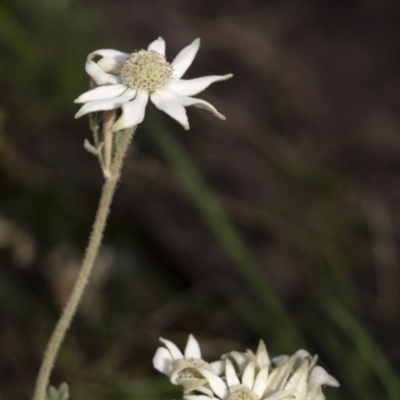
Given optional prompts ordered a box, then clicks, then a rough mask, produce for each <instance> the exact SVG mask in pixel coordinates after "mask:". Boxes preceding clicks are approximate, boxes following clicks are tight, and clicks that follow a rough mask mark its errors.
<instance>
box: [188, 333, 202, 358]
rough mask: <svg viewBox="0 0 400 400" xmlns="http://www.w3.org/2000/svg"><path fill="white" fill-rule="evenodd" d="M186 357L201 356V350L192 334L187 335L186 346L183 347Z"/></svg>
mask: <svg viewBox="0 0 400 400" xmlns="http://www.w3.org/2000/svg"><path fill="white" fill-rule="evenodd" d="M185 357H186V358H201V350H200V346H199V342H198V341H197V340H196V339H195V338H194V336H193V335H192V334H190V335H189V338H188V341H187V344H186V348H185Z"/></svg>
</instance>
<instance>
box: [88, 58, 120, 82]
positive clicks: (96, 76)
mask: <svg viewBox="0 0 400 400" xmlns="http://www.w3.org/2000/svg"><path fill="white" fill-rule="evenodd" d="M85 70H86V72H87V73H88V74H89V75H90V76H91V77H92V78H93V80H94V81H95V82H96V83H97V85H112V84H116V83H121V82H122V81H121V78H120V77H119V76H116V75H112V74H108V73H107V72H104V71H103V70H102V69H101V68H100V67H99V66H98V65H97V63H96V62H94V61H92V60H89V61H86V65H85Z"/></svg>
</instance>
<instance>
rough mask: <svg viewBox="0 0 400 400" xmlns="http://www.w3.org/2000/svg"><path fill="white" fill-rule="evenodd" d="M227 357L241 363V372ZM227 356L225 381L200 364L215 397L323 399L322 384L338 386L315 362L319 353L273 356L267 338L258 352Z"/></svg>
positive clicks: (189, 398) (199, 399) (196, 399)
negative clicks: (267, 344)
mask: <svg viewBox="0 0 400 400" xmlns="http://www.w3.org/2000/svg"><path fill="white" fill-rule="evenodd" d="M228 357H229V358H230V357H232V358H233V359H234V360H235V361H236V363H237V364H238V367H239V374H237V373H236V372H235V369H234V367H233V364H232V363H231V361H230V359H229V358H228ZM225 358H227V359H226V367H225V379H226V381H224V380H223V379H221V378H220V377H219V376H217V375H216V374H214V373H213V372H211V371H208V370H205V369H202V368H199V372H200V373H201V374H202V375H203V376H204V378H205V379H206V380H207V382H208V384H209V386H210V388H211V390H212V392H213V393H214V396H213V399H212V400H278V399H296V400H324V399H325V397H324V395H323V393H322V385H328V386H333V387H338V386H339V383H338V381H337V380H336V379H335V378H334V377H332V376H331V375H329V374H328V373H327V372H326V371H325V370H324V369H323V368H322V367H320V366H317V365H316V362H317V356H314V357H311V355H310V354H309V353H308V352H307V351H305V350H298V351H297V352H296V353H295V354H294V355H293V356H291V357H289V356H286V355H284V356H280V357H276V358H274V359H272V360H270V358H269V356H268V352H267V349H266V347H265V344H264V342H262V341H260V345H259V347H258V349H257V352H256V354H254V353H252V352H251V351H248V352H247V353H239V352H232V353H230V354H229V355H228V356H227V357H225ZM272 364H274V365H275V368H273V367H272ZM244 365H245V367H244V368H243V366H244ZM242 372H243V374H242V377H241V380H239V378H238V375H239V376H240V374H241V373H242ZM195 391H196V390H194V392H195ZM185 400H206V397H205V396H204V395H202V394H188V395H186V396H185Z"/></svg>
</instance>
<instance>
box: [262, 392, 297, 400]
mask: <svg viewBox="0 0 400 400" xmlns="http://www.w3.org/2000/svg"><path fill="white" fill-rule="evenodd" d="M294 398H295V397H294V396H293V395H292V393H290V392H286V391H285V390H280V391H279V392H276V393H274V394H273V395H271V396H268V397H267V398H266V399H264V400H281V399H294Z"/></svg>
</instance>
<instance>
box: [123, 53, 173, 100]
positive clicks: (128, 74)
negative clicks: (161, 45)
mask: <svg viewBox="0 0 400 400" xmlns="http://www.w3.org/2000/svg"><path fill="white" fill-rule="evenodd" d="M173 72H174V69H173V67H172V65H171V64H170V63H169V62H168V61H167V60H166V59H165V57H164V56H163V55H162V54H160V53H158V52H157V51H154V50H140V51H137V52H135V53H132V54H131V56H130V57H129V58H128V59H127V60H126V61H125V64H124V65H123V66H122V67H121V79H122V83H123V84H124V85H126V86H128V87H129V88H131V89H135V90H138V89H141V90H145V91H146V92H148V93H150V94H152V93H154V92H156V91H157V90H160V89H162V88H164V87H165V85H166V84H167V83H168V82H169V81H170V80H171V79H172V75H173Z"/></svg>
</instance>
